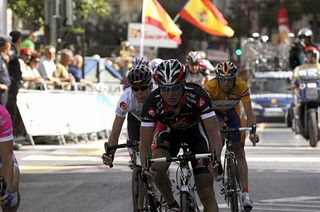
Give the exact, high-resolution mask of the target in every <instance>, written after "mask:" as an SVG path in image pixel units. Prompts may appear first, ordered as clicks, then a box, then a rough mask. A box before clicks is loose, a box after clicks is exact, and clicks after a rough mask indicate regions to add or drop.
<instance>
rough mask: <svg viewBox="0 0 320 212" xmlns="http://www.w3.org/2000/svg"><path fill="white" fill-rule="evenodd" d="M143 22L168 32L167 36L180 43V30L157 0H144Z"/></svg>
mask: <svg viewBox="0 0 320 212" xmlns="http://www.w3.org/2000/svg"><path fill="white" fill-rule="evenodd" d="M145 1H146V3H145V4H144V6H145V8H143V9H144V17H143V18H142V19H143V20H144V21H143V22H144V23H146V24H150V25H153V26H155V27H157V28H159V29H161V30H163V31H165V32H167V33H168V38H169V39H172V40H174V41H176V42H177V43H178V44H181V38H180V35H181V34H182V31H181V30H180V29H179V27H178V26H177V25H176V24H175V23H174V22H173V20H172V19H171V18H170V16H169V15H168V13H167V12H166V11H165V10H164V9H163V7H162V6H161V5H160V4H159V2H158V1H157V0H145Z"/></svg>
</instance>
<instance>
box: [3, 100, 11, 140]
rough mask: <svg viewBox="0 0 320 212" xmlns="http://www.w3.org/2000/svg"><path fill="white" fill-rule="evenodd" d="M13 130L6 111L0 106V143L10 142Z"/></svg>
mask: <svg viewBox="0 0 320 212" xmlns="http://www.w3.org/2000/svg"><path fill="white" fill-rule="evenodd" d="M12 140H13V129H12V122H11V118H10V115H9V113H8V111H7V110H6V109H5V108H4V107H3V106H2V105H1V106H0V142H6V141H12Z"/></svg>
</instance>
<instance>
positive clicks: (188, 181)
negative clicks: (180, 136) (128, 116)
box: [147, 143, 215, 212]
mask: <svg viewBox="0 0 320 212" xmlns="http://www.w3.org/2000/svg"><path fill="white" fill-rule="evenodd" d="M181 148H182V150H183V153H182V154H180V155H178V156H176V157H171V158H167V157H161V158H152V159H150V158H149V159H147V168H148V169H149V168H150V167H151V164H152V163H160V162H168V163H171V162H175V163H176V164H177V165H178V167H177V171H176V181H175V182H177V187H176V189H177V192H178V193H179V198H180V211H181V212H200V209H199V206H198V204H197V201H196V194H195V191H196V187H195V185H194V183H192V179H193V174H192V170H191V169H190V166H189V162H190V161H192V160H196V159H210V160H212V159H213V158H215V157H214V155H212V153H201V154H192V152H191V151H189V148H188V145H187V144H186V143H182V145H181Z"/></svg>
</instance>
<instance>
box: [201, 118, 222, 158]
mask: <svg viewBox="0 0 320 212" xmlns="http://www.w3.org/2000/svg"><path fill="white" fill-rule="evenodd" d="M202 121H203V125H204V127H205V130H206V132H207V135H208V139H209V145H210V149H214V150H215V151H216V154H217V159H218V160H220V156H221V150H222V143H221V135H220V131H219V125H218V121H217V118H216V117H215V116H211V117H208V118H206V119H203V120H202Z"/></svg>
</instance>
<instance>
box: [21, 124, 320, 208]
mask: <svg viewBox="0 0 320 212" xmlns="http://www.w3.org/2000/svg"><path fill="white" fill-rule="evenodd" d="M258 131H259V134H260V136H261V142H260V143H259V144H258V145H257V146H256V147H252V146H251V145H250V143H247V146H246V154H247V159H248V165H249V181H250V194H251V197H252V199H253V201H254V210H253V211H257V212H265V211H279V212H281V211H290V212H295V211H297V212H316V211H318V212H319V211H320V192H319V191H320V147H317V148H311V147H309V145H308V143H307V142H306V141H304V140H303V139H302V138H301V137H300V136H296V135H294V134H293V133H292V132H291V130H290V129H287V128H285V127H284V126H283V125H279V124H273V125H270V124H269V125H266V124H261V125H259V130H258ZM319 146H320V145H319ZM102 152H103V141H100V142H92V143H85V144H76V145H66V146H56V145H39V146H36V147H34V148H33V147H29V146H25V147H24V148H23V150H21V151H17V152H16V156H17V158H18V160H19V163H20V166H21V172H22V175H21V185H20V190H21V197H22V201H21V206H20V211H23V212H35V211H41V212H57V211H69V212H71V211H77V212H89V211H94V212H129V211H132V209H131V208H132V206H131V205H132V203H131V193H130V181H131V179H130V169H129V168H128V166H127V164H128V160H129V158H128V155H127V153H126V151H125V150H123V151H119V152H117V157H116V160H115V165H114V168H113V169H110V168H107V167H104V166H103V165H101V159H100V155H101V153H102ZM216 189H217V188H216ZM216 197H217V199H218V202H219V208H220V211H229V209H228V208H227V205H226V204H225V202H224V200H223V198H222V196H220V194H219V193H217V194H216Z"/></svg>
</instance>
